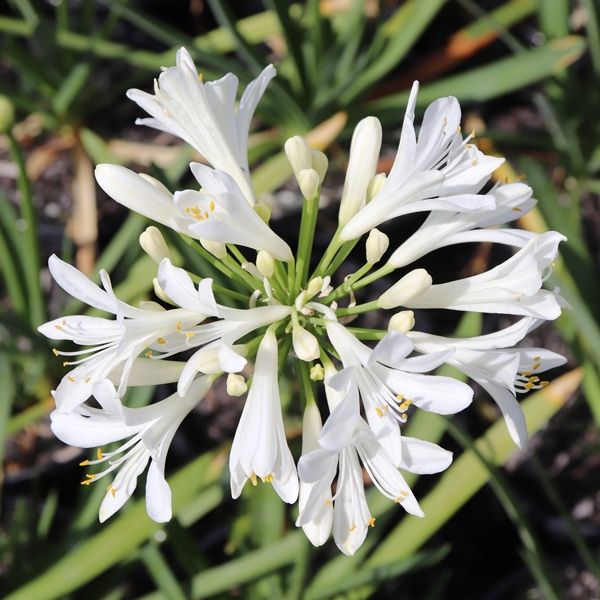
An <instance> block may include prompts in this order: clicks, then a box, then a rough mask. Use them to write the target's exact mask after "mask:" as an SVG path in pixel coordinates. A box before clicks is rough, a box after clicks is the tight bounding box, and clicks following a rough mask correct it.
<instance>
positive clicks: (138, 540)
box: [5, 453, 224, 600]
mask: <svg viewBox="0 0 600 600" xmlns="http://www.w3.org/2000/svg"><path fill="white" fill-rule="evenodd" d="M223 467H224V459H223V456H222V455H215V454H214V453H208V454H204V455H202V456H200V457H198V458H197V459H196V460H194V461H193V462H192V463H190V464H189V465H187V466H185V467H183V468H182V469H180V470H179V471H178V472H177V473H176V474H175V475H173V476H172V477H170V478H169V484H170V486H171V490H172V492H173V514H175V515H177V514H178V512H179V510H180V509H181V507H182V506H184V505H186V504H187V503H188V502H190V500H191V499H192V498H194V497H195V496H196V495H197V494H198V493H200V492H201V491H202V490H203V489H204V488H206V486H208V485H209V484H210V483H212V482H214V481H215V480H216V479H217V478H218V477H219V476H220V474H221V472H222V470H223ZM130 504H131V507H130V508H129V510H126V511H125V512H124V513H123V514H121V515H119V516H117V517H116V518H114V519H113V520H111V521H110V522H109V523H107V524H105V525H104V526H103V528H102V529H101V530H100V532H98V533H97V534H96V535H94V536H93V537H91V538H89V539H88V540H86V541H85V542H83V543H82V544H80V545H79V546H76V547H75V548H73V549H71V550H70V551H69V552H68V553H65V554H64V556H62V558H60V559H59V560H57V561H56V562H54V563H53V564H52V565H51V566H50V567H49V568H48V569H47V570H46V571H44V572H42V573H40V574H39V575H38V576H37V577H35V578H33V579H32V580H30V581H28V582H27V583H26V584H25V585H23V586H22V587H20V588H19V589H17V590H15V591H14V592H12V593H10V594H8V595H6V596H5V600H31V599H32V598H35V599H36V600H53V599H54V598H61V597H63V596H65V595H67V594H69V593H71V592H73V591H75V590H77V589H78V588H80V587H81V586H82V585H84V584H85V583H87V582H89V581H91V580H92V579H93V578H94V577H96V576H97V575H99V574H100V573H103V572H104V571H105V570H106V569H108V568H110V567H111V566H113V565H115V564H117V563H118V562H119V561H121V560H123V559H125V558H127V557H129V556H130V555H131V553H132V552H133V551H134V550H135V549H136V548H137V547H138V546H139V545H140V544H142V543H143V542H144V541H146V540H148V539H150V538H151V537H152V536H153V535H154V534H155V533H156V532H157V531H158V530H160V529H161V528H162V526H161V525H160V524H158V523H155V522H154V521H152V520H151V519H150V518H149V517H148V516H147V515H146V504H145V501H144V500H143V499H142V500H138V501H136V502H132V501H130Z"/></svg>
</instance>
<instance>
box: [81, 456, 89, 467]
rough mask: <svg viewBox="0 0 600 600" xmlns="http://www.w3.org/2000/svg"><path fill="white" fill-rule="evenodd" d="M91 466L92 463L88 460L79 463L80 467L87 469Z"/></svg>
mask: <svg viewBox="0 0 600 600" xmlns="http://www.w3.org/2000/svg"><path fill="white" fill-rule="evenodd" d="M89 464H90V461H89V460H88V459H87V458H86V459H85V460H82V461H81V462H80V463H79V466H80V467H87V466H88V465H89Z"/></svg>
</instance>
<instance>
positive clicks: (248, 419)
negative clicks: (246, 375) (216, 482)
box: [229, 328, 298, 503]
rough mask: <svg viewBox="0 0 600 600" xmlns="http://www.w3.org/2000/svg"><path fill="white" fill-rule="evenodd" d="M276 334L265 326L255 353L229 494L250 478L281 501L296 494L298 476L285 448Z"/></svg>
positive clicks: (235, 445)
mask: <svg viewBox="0 0 600 600" xmlns="http://www.w3.org/2000/svg"><path fill="white" fill-rule="evenodd" d="M277 379H278V377H277V338H276V337H275V334H274V333H273V330H272V329H271V328H269V329H267V332H266V333H265V335H264V337H263V339H262V341H261V343H260V346H259V347H258V353H257V355H256V362H255V364H254V376H253V378H252V384H251V386H250V391H249V392H248V397H247V398H246V403H245V404H244V410H243V411H242V416H241V417H240V422H239V425H238V427H237V431H236V432H235V437H234V438H233V445H232V446H231V454H230V455H229V471H230V475H231V495H232V496H233V497H234V498H237V497H238V496H239V495H240V494H241V493H242V488H243V487H244V485H245V484H246V482H247V481H248V479H250V481H251V482H252V484H253V485H256V484H257V478H260V479H262V481H264V482H268V483H271V484H272V485H273V488H274V489H275V491H276V492H277V493H278V494H279V496H280V497H281V499H282V500H283V501H284V502H290V503H291V502H295V501H296V498H297V497H298V476H297V474H296V465H295V464H294V458H293V457H292V453H291V452H290V449H289V448H288V445H287V441H286V438H285V431H284V428H283V416H282V414H281V404H280V400H279V385H278V382H277Z"/></svg>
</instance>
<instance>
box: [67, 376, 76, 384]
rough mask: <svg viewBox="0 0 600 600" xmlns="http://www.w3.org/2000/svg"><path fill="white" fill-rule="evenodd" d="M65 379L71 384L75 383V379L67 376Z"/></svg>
mask: <svg viewBox="0 0 600 600" xmlns="http://www.w3.org/2000/svg"><path fill="white" fill-rule="evenodd" d="M67 379H68V380H69V381H70V382H71V383H75V377H72V376H71V375H67Z"/></svg>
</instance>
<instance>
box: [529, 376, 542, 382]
mask: <svg viewBox="0 0 600 600" xmlns="http://www.w3.org/2000/svg"><path fill="white" fill-rule="evenodd" d="M539 380H540V378H539V377H530V378H529V382H530V383H537V382H538V381H539Z"/></svg>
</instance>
